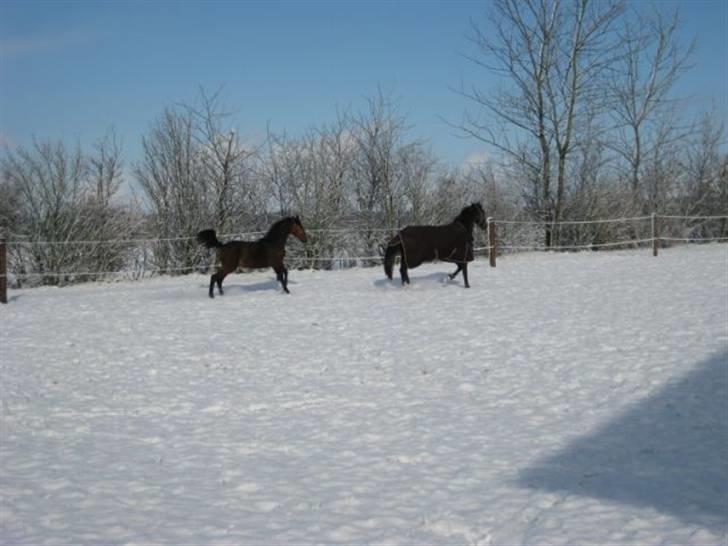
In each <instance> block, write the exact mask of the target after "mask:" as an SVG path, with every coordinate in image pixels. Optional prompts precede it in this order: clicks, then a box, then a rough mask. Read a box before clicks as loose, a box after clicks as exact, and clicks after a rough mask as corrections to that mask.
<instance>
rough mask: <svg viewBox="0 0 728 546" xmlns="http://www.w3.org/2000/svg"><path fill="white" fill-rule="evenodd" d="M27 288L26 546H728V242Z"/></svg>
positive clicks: (2, 520)
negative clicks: (404, 271)
mask: <svg viewBox="0 0 728 546" xmlns="http://www.w3.org/2000/svg"><path fill="white" fill-rule="evenodd" d="M451 269H452V266H451V265H449V264H443V263H440V264H432V265H428V266H423V267H421V268H418V269H415V270H413V271H411V272H410V276H411V278H412V286H410V287H406V288H402V287H401V286H400V285H399V282H398V281H397V282H389V281H387V280H384V279H383V278H382V277H383V274H382V271H381V269H380V268H376V269H359V270H351V271H336V272H311V271H291V272H290V285H289V287H290V290H291V292H292V293H291V295H290V296H286V295H284V294H282V293H281V291H280V289H279V288H278V287H277V286H276V283H275V282H274V279H273V274H272V273H270V272H256V273H252V274H240V275H233V276H231V277H229V278H228V279H227V280H226V288H227V290H226V294H225V296H223V297H218V298H215V300H210V299H209V298H208V297H207V285H208V278H207V277H206V276H203V275H193V276H186V277H176V278H160V279H155V280H151V281H146V282H141V283H118V284H89V285H83V286H75V287H68V288H62V289H54V288H39V289H32V290H16V291H11V293H10V298H11V302H10V303H9V304H8V305H5V306H1V307H0V323H1V324H2V327H1V328H0V344H1V345H0V347H1V349H0V351H1V352H0V374H1V375H0V402H1V407H2V421H1V422H0V425H1V428H0V433H1V436H0V543H3V544H40V543H43V544H45V543H47V544H110V543H113V544H150V543H153V544H322V543H386V544H493V545H496V544H545V543H548V544H607V543H609V544H651V543H655V544H662V543H664V544H668V543H669V544H725V542H726V540H728V537H727V535H726V517H728V516H726V514H728V498H727V497H726V494H725V484H726V483H728V463H726V461H727V460H728V452H727V451H726V450H727V449H728V447H726V446H728V385H726V383H727V382H728V247H726V246H725V245H723V246H720V245H710V246H707V245H706V246H691V247H683V248H676V249H669V250H664V251H661V254H660V256H659V257H658V258H653V257H652V256H650V255H649V253H648V252H644V251H641V252H615V253H601V252H600V253H579V254H545V253H544V254H527V255H517V256H506V257H503V258H501V259H499V262H498V267H497V268H496V269H491V268H489V267H488V266H487V264H486V263H484V262H477V263H475V264H473V266H472V267H471V269H472V271H471V275H470V282H471V286H472V288H470V289H469V290H466V289H464V288H463V287H462V281H455V282H450V281H448V280H447V279H446V273H448V272H450V271H451Z"/></svg>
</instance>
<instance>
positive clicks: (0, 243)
mask: <svg viewBox="0 0 728 546" xmlns="http://www.w3.org/2000/svg"><path fill="white" fill-rule="evenodd" d="M0 303H8V257H7V244H6V243H5V234H4V233H2V232H0Z"/></svg>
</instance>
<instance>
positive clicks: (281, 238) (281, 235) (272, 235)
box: [262, 222, 289, 246]
mask: <svg viewBox="0 0 728 546" xmlns="http://www.w3.org/2000/svg"><path fill="white" fill-rule="evenodd" d="M288 234H289V229H288V226H286V225H285V222H280V223H278V224H275V225H273V226H272V227H271V228H270V230H268V233H266V234H265V236H264V237H263V239H262V240H263V241H268V242H269V243H271V244H273V245H276V246H284V245H285V244H286V240H288Z"/></svg>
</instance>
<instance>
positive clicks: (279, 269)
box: [273, 265, 290, 294]
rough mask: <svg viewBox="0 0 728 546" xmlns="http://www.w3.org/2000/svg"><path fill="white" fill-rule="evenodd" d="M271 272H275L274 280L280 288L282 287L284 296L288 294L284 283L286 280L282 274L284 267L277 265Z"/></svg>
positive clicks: (286, 284)
mask: <svg viewBox="0 0 728 546" xmlns="http://www.w3.org/2000/svg"><path fill="white" fill-rule="evenodd" d="M273 271H275V272H276V279H278V282H279V283H281V286H282V287H283V291H284V292H285V293H286V294H290V292H289V291H288V283H287V282H286V278H285V274H284V271H285V267H284V266H283V265H277V266H274V267H273Z"/></svg>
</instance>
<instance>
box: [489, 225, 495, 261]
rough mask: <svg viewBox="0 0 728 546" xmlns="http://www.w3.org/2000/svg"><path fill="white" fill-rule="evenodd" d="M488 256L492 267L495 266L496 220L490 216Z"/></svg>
mask: <svg viewBox="0 0 728 546" xmlns="http://www.w3.org/2000/svg"><path fill="white" fill-rule="evenodd" d="M488 257H489V258H490V267H495V222H494V221H493V218H490V217H489V218H488Z"/></svg>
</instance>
